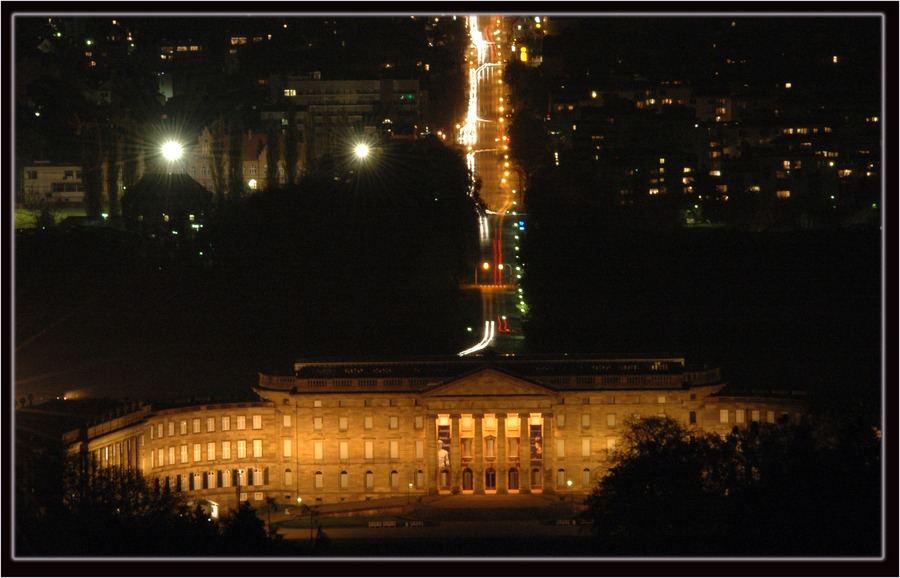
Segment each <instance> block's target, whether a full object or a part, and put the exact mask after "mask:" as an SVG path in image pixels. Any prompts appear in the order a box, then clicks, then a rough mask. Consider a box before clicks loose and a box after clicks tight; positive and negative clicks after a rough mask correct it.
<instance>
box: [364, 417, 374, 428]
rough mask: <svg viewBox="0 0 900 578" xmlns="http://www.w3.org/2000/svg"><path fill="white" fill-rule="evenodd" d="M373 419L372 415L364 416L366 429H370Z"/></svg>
mask: <svg viewBox="0 0 900 578" xmlns="http://www.w3.org/2000/svg"><path fill="white" fill-rule="evenodd" d="M373 421H374V420H373V419H372V416H370V415H367V416H366V429H372V425H373Z"/></svg>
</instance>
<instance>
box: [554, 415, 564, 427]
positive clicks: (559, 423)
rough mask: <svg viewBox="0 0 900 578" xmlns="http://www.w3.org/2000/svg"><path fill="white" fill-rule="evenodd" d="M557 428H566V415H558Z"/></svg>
mask: <svg viewBox="0 0 900 578" xmlns="http://www.w3.org/2000/svg"><path fill="white" fill-rule="evenodd" d="M556 427H559V428H563V427H566V414H564V413H560V414H557V415H556Z"/></svg>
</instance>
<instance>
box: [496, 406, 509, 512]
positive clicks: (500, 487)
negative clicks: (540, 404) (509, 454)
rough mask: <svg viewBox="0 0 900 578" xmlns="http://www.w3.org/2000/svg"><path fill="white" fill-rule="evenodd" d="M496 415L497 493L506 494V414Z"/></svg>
mask: <svg viewBox="0 0 900 578" xmlns="http://www.w3.org/2000/svg"><path fill="white" fill-rule="evenodd" d="M496 416H497V447H496V448H495V450H494V451H495V452H496V456H497V459H496V460H494V461H495V462H496V463H497V467H496V468H495V469H496V470H497V493H498V494H507V493H509V490H507V484H506V477H507V471H508V468H507V467H506V414H505V413H498V414H496Z"/></svg>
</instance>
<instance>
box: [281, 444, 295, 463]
mask: <svg viewBox="0 0 900 578" xmlns="http://www.w3.org/2000/svg"><path fill="white" fill-rule="evenodd" d="M293 450H294V446H293V440H290V439H284V440H281V455H282V456H284V457H286V458H289V457H291V455H293Z"/></svg>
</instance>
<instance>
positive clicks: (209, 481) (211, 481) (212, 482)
mask: <svg viewBox="0 0 900 578" xmlns="http://www.w3.org/2000/svg"><path fill="white" fill-rule="evenodd" d="M217 477H218V476H217V475H216V472H206V487H207V488H209V489H210V490H212V489H215V487H216V479H217Z"/></svg>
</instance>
